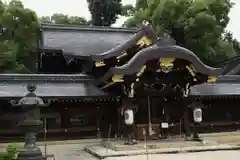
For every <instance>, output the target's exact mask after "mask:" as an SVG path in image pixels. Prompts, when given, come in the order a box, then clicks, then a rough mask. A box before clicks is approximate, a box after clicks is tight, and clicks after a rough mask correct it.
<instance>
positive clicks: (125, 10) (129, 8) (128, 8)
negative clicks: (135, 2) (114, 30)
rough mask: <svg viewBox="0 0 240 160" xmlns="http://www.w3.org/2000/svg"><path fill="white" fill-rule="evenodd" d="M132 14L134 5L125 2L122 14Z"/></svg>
mask: <svg viewBox="0 0 240 160" xmlns="http://www.w3.org/2000/svg"><path fill="white" fill-rule="evenodd" d="M133 14H134V7H133V6H132V5H130V4H127V5H125V6H122V12H121V15H122V16H127V17H128V16H132V15H133Z"/></svg>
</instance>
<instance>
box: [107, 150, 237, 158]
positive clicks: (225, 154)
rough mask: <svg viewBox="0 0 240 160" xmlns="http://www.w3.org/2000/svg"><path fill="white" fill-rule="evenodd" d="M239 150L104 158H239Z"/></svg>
mask: <svg viewBox="0 0 240 160" xmlns="http://www.w3.org/2000/svg"><path fill="white" fill-rule="evenodd" d="M239 157H240V152H239V151H215V152H197V153H179V154H152V155H138V156H128V157H109V158H106V159H105V160H162V159H163V160H174V159H176V160H214V159H215V160H239Z"/></svg>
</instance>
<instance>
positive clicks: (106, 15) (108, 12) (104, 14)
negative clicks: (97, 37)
mask: <svg viewBox="0 0 240 160" xmlns="http://www.w3.org/2000/svg"><path fill="white" fill-rule="evenodd" d="M87 2H88V8H89V11H90V13H91V15H92V19H91V23H92V25H95V26H110V25H111V24H114V23H115V22H116V20H117V18H118V15H120V14H121V12H122V3H121V0H87Z"/></svg>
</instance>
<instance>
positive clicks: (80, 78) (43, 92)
mask: <svg viewBox="0 0 240 160" xmlns="http://www.w3.org/2000/svg"><path fill="white" fill-rule="evenodd" d="M91 82H92V79H91V78H89V77H88V76H86V75H82V74H79V75H51V74H49V75H46V74H45V75H44V74H43V75H41V74H39V75H37V74H33V75H31V74H2V75H0V98H21V97H23V96H25V95H26V94H27V93H28V91H27V89H26V85H27V84H29V83H30V84H37V89H36V91H35V94H36V95H37V96H39V97H43V98H73V97H74V98H78V97H79V98H80V97H85V96H86V97H93V96H104V95H106V94H105V93H104V92H102V91H101V90H100V89H98V88H96V87H95V86H94V85H93V84H92V83H91Z"/></svg>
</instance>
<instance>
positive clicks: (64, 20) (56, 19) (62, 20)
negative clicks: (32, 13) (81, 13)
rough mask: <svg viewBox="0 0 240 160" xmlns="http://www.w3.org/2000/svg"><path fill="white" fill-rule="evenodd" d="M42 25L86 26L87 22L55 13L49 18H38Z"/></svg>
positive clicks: (83, 19)
mask: <svg viewBox="0 0 240 160" xmlns="http://www.w3.org/2000/svg"><path fill="white" fill-rule="evenodd" d="M40 21H41V22H42V23H54V24H76V25H77V24H88V22H87V20H86V19H85V18H83V17H78V16H68V15H65V14H61V13H55V14H53V15H52V16H51V17H50V16H43V17H41V18H40Z"/></svg>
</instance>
